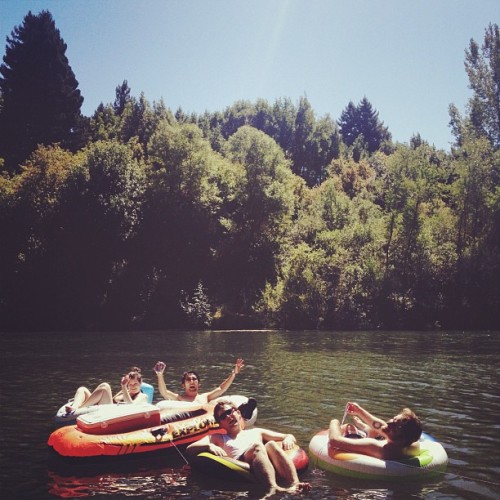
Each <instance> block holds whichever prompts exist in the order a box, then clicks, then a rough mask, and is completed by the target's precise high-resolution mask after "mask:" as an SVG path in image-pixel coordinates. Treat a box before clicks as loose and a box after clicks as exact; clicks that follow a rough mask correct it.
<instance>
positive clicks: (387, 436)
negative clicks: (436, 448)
mask: <svg viewBox="0 0 500 500" xmlns="http://www.w3.org/2000/svg"><path fill="white" fill-rule="evenodd" d="M346 411H347V413H348V414H349V415H351V416H352V417H353V418H354V421H355V422H356V426H357V427H358V428H361V431H362V432H364V434H365V435H366V437H363V436H358V437H359V439H352V436H350V434H352V433H353V431H352V427H354V426H352V424H347V425H344V426H341V425H340V422H339V421H338V420H337V419H333V420H332V421H331V422H330V428H329V432H328V437H329V440H330V446H332V447H333V448H338V449H341V450H343V451H350V452H353V453H360V454H362V455H369V456H371V457H375V458H380V459H382V460H395V459H398V458H402V457H405V456H416V455H418V454H419V453H420V446H419V444H418V440H419V439H420V436H421V434H422V425H421V423H420V420H419V419H418V417H417V416H416V415H415V413H413V412H412V411H411V410H410V409H409V408H405V409H404V410H403V411H402V412H401V413H399V414H398V415H396V416H395V417H393V418H391V419H390V420H388V421H387V422H384V421H383V420H382V419H380V418H378V417H375V416H373V415H372V414H371V413H369V412H368V411H366V410H365V409H364V408H362V407H361V406H359V405H358V404H357V403H350V402H349V403H347V406H346Z"/></svg>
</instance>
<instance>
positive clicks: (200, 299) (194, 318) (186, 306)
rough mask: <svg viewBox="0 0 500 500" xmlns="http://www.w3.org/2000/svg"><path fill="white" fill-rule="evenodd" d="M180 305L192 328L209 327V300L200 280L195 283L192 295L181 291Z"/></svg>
mask: <svg viewBox="0 0 500 500" xmlns="http://www.w3.org/2000/svg"><path fill="white" fill-rule="evenodd" d="M181 307H182V310H183V311H184V313H185V314H186V316H187V317H188V320H189V322H190V324H191V325H192V326H193V327H194V328H209V327H210V325H211V324H212V313H211V305H210V301H209V299H208V295H207V292H206V291H205V289H204V288H203V283H202V282H201V281H199V282H198V285H196V288H195V289H194V291H193V295H192V297H189V296H188V295H187V294H185V293H183V298H182V300H181Z"/></svg>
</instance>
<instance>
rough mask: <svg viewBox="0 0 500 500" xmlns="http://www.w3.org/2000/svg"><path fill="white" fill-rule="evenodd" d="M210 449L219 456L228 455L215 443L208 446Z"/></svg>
mask: <svg viewBox="0 0 500 500" xmlns="http://www.w3.org/2000/svg"><path fill="white" fill-rule="evenodd" d="M208 451H209V452H210V453H212V455H216V456H217V457H225V456H227V453H226V452H225V450H224V449H223V448H221V447H220V446H216V445H215V444H212V443H210V446H209V447H208Z"/></svg>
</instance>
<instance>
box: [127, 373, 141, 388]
mask: <svg viewBox="0 0 500 500" xmlns="http://www.w3.org/2000/svg"><path fill="white" fill-rule="evenodd" d="M127 377H128V382H127V387H128V389H129V391H131V392H133V393H135V392H140V390H141V384H142V375H141V371H140V369H139V371H137V370H132V371H130V372H128V373H127Z"/></svg>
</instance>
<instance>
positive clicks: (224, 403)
mask: <svg viewBox="0 0 500 500" xmlns="http://www.w3.org/2000/svg"><path fill="white" fill-rule="evenodd" d="M224 406H230V407H231V408H234V409H235V410H237V409H238V408H237V406H236V405H235V404H234V403H232V402H231V401H229V399H220V400H219V401H218V402H217V404H216V405H215V406H214V419H215V421H216V422H217V423H220V413H222V412H221V411H220V410H221V408H223V407H224Z"/></svg>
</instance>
